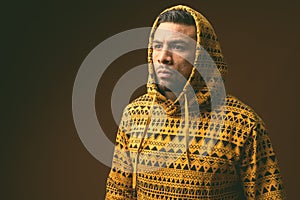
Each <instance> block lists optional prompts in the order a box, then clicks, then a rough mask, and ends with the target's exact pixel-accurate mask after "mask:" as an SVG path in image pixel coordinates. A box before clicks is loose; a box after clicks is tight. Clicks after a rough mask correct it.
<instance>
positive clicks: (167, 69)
mask: <svg viewBox="0 0 300 200" xmlns="http://www.w3.org/2000/svg"><path fill="white" fill-rule="evenodd" d="M174 71H175V69H173V68H172V67H169V66H166V65H159V66H158V67H157V69H156V73H162V72H163V73H174Z"/></svg>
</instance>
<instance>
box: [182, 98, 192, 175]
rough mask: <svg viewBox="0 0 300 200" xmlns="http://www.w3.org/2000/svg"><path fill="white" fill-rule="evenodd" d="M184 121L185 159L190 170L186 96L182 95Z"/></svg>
mask: <svg viewBox="0 0 300 200" xmlns="http://www.w3.org/2000/svg"><path fill="white" fill-rule="evenodd" d="M184 121H185V125H184V128H183V133H184V135H185V148H186V151H185V152H186V158H187V160H188V168H189V169H190V168H191V163H190V151H189V108H188V101H187V97H186V94H184Z"/></svg>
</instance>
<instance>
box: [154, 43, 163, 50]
mask: <svg viewBox="0 0 300 200" xmlns="http://www.w3.org/2000/svg"><path fill="white" fill-rule="evenodd" d="M161 48H162V45H161V44H154V45H153V49H161Z"/></svg>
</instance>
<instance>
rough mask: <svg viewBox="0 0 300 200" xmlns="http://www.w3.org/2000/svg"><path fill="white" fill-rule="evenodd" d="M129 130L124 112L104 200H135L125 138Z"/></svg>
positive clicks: (126, 114) (126, 115) (128, 121)
mask: <svg viewBox="0 0 300 200" xmlns="http://www.w3.org/2000/svg"><path fill="white" fill-rule="evenodd" d="M129 130H130V116H129V113H128V112H125V111H124V113H123V117H122V120H121V123H120V126H119V129H118V133H117V137H116V144H115V151H114V155H113V161H112V168H111V171H110V173H109V176H108V178H107V182H106V197H105V199H106V200H134V199H136V198H134V197H133V189H132V162H131V158H130V152H129V150H128V138H127V136H126V132H128V131H129Z"/></svg>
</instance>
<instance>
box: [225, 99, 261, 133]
mask: <svg viewBox="0 0 300 200" xmlns="http://www.w3.org/2000/svg"><path fill="white" fill-rule="evenodd" d="M226 115H228V116H230V119H231V120H233V121H234V122H235V121H237V122H241V121H244V122H245V123H246V124H247V126H248V127H249V128H253V126H256V125H257V124H264V122H263V120H262V118H261V117H260V116H259V115H258V114H257V113H256V112H255V111H254V109H253V108H252V107H250V106H249V105H247V104H246V103H244V102H243V101H241V100H240V99H238V98H237V97H235V96H233V95H230V94H228V95H227V96H226Z"/></svg>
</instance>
